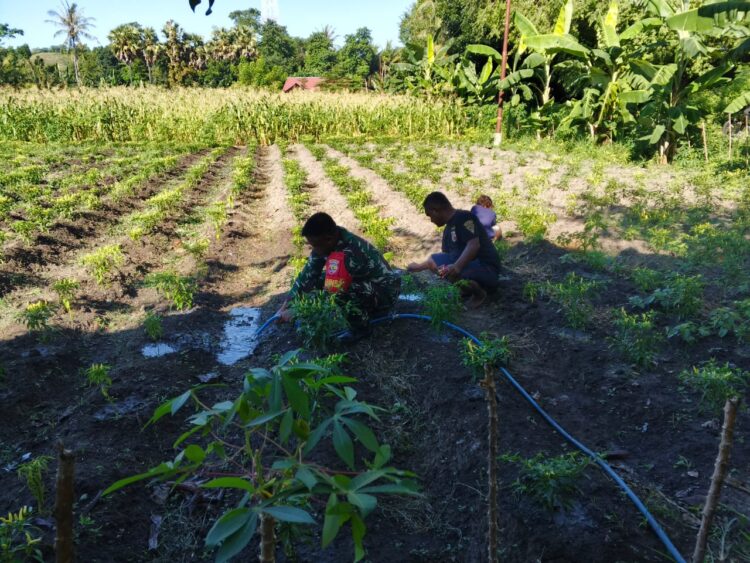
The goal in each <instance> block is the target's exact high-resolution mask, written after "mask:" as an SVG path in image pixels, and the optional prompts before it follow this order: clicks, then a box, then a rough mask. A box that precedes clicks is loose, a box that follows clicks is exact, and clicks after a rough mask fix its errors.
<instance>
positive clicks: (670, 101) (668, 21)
mask: <svg viewBox="0 0 750 563" xmlns="http://www.w3.org/2000/svg"><path fill="white" fill-rule="evenodd" d="M749 7H750V4H749V3H747V2H716V3H713V4H708V5H706V6H702V7H699V8H693V9H691V8H690V2H689V1H687V0H685V1H683V2H682V3H681V6H678V7H674V6H673V5H672V4H671V3H670V2H668V1H667V0H649V10H650V11H651V12H652V13H653V14H654V15H655V16H656V17H658V18H659V19H660V20H661V23H662V25H664V26H665V28H666V29H667V30H668V32H669V33H670V35H671V38H670V39H671V46H672V50H673V53H674V55H673V59H672V62H669V63H667V64H663V65H654V64H651V63H650V62H647V61H646V60H643V59H636V60H633V61H631V69H632V70H633V72H634V73H635V74H637V75H639V76H640V77H641V79H642V81H643V84H644V86H645V89H646V90H647V91H648V98H649V101H648V102H647V103H646V104H645V105H644V106H643V108H642V110H641V114H640V121H641V124H642V125H643V126H645V127H646V128H647V130H650V132H649V133H648V134H647V135H645V136H644V137H642V138H641V139H642V140H645V141H648V143H649V144H651V145H653V146H655V147H657V150H658V154H659V160H660V161H661V162H663V163H666V162H671V160H672V159H673V158H674V155H675V153H676V150H677V146H678V143H679V141H680V139H681V138H682V137H684V136H685V135H686V134H687V133H688V132H689V129H690V128H691V127H694V126H695V125H696V124H697V123H698V121H699V120H700V119H701V117H702V115H701V113H700V111H699V110H698V109H697V107H695V106H694V105H692V104H691V103H690V99H691V97H693V96H694V95H695V94H697V93H699V92H703V91H706V90H709V89H711V88H715V87H717V86H718V85H721V84H724V83H726V82H727V81H728V79H727V78H726V75H727V74H728V73H729V72H730V71H731V70H732V68H733V67H734V63H733V61H732V60H731V58H730V57H726V56H725V55H726V53H725V52H724V50H723V49H722V48H721V47H718V46H716V45H715V42H712V41H707V39H708V38H709V37H713V38H716V37H722V36H723V35H724V34H726V33H728V32H730V31H736V30H737V29H738V28H739V29H742V28H744V24H745V23H746V22H748V21H750V19H749V16H750V10H749V9H748V8H749ZM699 57H702V58H704V59H705V60H707V61H711V62H713V61H718V64H716V66H713V67H712V68H711V69H710V70H708V71H706V72H704V73H702V74H700V75H698V76H694V75H692V74H691V72H690V70H691V68H692V67H693V66H694V63H695V59H696V58H699Z"/></svg>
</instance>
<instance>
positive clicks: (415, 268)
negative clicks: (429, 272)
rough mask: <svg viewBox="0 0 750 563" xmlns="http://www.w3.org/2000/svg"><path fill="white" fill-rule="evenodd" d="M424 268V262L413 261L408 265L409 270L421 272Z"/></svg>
mask: <svg viewBox="0 0 750 563" xmlns="http://www.w3.org/2000/svg"><path fill="white" fill-rule="evenodd" d="M424 269H425V268H424V264H419V263H418V262H412V263H411V264H409V265H408V266H407V267H406V271H407V272H421V271H422V270H424Z"/></svg>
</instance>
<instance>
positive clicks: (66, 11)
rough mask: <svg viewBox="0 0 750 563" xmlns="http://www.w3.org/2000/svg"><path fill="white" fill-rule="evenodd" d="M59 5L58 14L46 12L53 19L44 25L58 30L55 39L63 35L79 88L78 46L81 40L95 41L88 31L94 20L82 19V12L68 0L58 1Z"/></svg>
mask: <svg viewBox="0 0 750 563" xmlns="http://www.w3.org/2000/svg"><path fill="white" fill-rule="evenodd" d="M60 4H61V8H62V9H61V10H60V11H59V12H56V11H54V10H49V11H48V12H47V15H48V16H50V17H51V18H53V19H51V20H46V23H51V24H54V25H56V26H57V27H59V28H60V29H59V30H58V31H57V32H56V33H55V37H57V36H58V35H65V45H66V46H67V47H68V51H70V52H72V53H73V69H74V70H75V75H76V83H77V84H78V86H80V85H81V75H80V73H79V71H78V46H79V45H80V44H81V40H82V39H89V40H91V39H95V38H94V36H93V35H91V34H90V33H89V29H91V28H92V27H94V24H93V21H94V18H87V17H84V15H83V12H81V11H80V10H79V9H78V5H77V4H75V3H73V4H70V3H69V2H68V0H60Z"/></svg>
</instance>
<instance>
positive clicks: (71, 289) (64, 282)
mask: <svg viewBox="0 0 750 563" xmlns="http://www.w3.org/2000/svg"><path fill="white" fill-rule="evenodd" d="M79 287H80V284H79V283H78V282H77V281H75V280H72V279H69V278H63V279H61V280H57V281H56V282H55V283H54V284H53V285H52V289H53V290H54V291H55V293H57V297H58V299H59V300H60V305H62V307H63V309H65V312H66V313H68V314H70V308H71V302H72V301H73V299H74V298H75V293H76V290H77V289H78V288H79Z"/></svg>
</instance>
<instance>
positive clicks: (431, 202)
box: [422, 192, 451, 209]
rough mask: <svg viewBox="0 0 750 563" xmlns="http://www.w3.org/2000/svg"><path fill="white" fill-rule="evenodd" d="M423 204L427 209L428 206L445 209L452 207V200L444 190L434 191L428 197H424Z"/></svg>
mask: <svg viewBox="0 0 750 563" xmlns="http://www.w3.org/2000/svg"><path fill="white" fill-rule="evenodd" d="M422 206H423V207H424V208H425V209H427V208H428V207H432V208H437V209H445V208H446V207H451V202H450V200H449V199H448V198H447V197H445V194H444V193H443V192H432V193H431V194H429V195H428V196H427V197H426V198H424V202H423V203H422Z"/></svg>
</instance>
